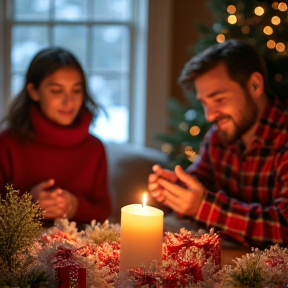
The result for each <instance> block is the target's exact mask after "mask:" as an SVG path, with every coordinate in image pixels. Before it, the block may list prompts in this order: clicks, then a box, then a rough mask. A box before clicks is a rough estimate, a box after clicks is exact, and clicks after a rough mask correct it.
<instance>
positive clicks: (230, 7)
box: [227, 5, 236, 14]
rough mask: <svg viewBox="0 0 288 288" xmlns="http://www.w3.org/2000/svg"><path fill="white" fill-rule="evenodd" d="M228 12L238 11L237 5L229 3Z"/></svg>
mask: <svg viewBox="0 0 288 288" xmlns="http://www.w3.org/2000/svg"><path fill="white" fill-rule="evenodd" d="M227 12H228V13H230V14H235V12H236V7H235V6H234V5H229V6H228V7H227Z"/></svg>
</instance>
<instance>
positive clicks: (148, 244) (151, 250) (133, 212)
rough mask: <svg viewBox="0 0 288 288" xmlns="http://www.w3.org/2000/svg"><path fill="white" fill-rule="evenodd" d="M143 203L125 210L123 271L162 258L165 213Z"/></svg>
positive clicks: (121, 257)
mask: <svg viewBox="0 0 288 288" xmlns="http://www.w3.org/2000/svg"><path fill="white" fill-rule="evenodd" d="M142 203H143V204H132V205H127V206H124V207H122V209H121V235H120V272H126V271H127V269H129V268H137V267H140V266H142V265H145V266H146V267H147V268H148V267H149V266H150V265H151V263H152V261H153V260H156V261H158V262H160V261H161V259H162V240H163V239H162V238H163V214H164V213H163V211H161V210H159V209H157V208H154V207H150V206H146V203H147V194H143V196H142Z"/></svg>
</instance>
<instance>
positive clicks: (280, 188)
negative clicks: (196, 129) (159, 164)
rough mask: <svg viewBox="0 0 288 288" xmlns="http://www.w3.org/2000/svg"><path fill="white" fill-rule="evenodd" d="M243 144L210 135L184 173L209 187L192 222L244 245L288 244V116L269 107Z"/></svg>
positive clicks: (273, 105)
mask: <svg viewBox="0 0 288 288" xmlns="http://www.w3.org/2000/svg"><path fill="white" fill-rule="evenodd" d="M241 143H242V142H241V141H238V143H236V144H233V145H228V144H223V143H222V142H221V141H220V139H219V137H218V133H217V127H216V126H213V127H212V128H211V129H210V130H209V131H208V133H207V135H206V137H205V139H204V140H203V143H202V147H201V151H200V157H199V158H198V160H197V161H196V162H194V163H193V164H192V165H191V166H190V167H189V168H188V169H187V170H188V172H189V173H191V174H192V175H194V176H195V177H196V178H197V179H198V180H199V181H200V182H201V183H202V184H203V185H204V186H205V187H206V188H207V191H206V194H205V198H204V200H203V202H202V205H201V207H200V209H199V211H198V214H197V216H196V220H197V221H199V222H203V223H205V224H206V225H207V226H208V227H209V226H213V227H216V228H219V229H220V230H221V231H222V232H223V234H224V235H227V236H230V237H232V238H234V239H235V240H237V241H239V242H241V243H243V244H244V245H252V246H256V247H265V246H267V245H269V244H273V243H274V244H275V243H282V244H288V112H287V111H286V110H285V109H284V107H283V106H282V105H281V104H280V103H279V102H278V101H276V100H275V101H274V102H273V103H269V105H267V108H266V110H265V112H264V115H263V118H262V119H261V121H260V124H259V125H258V128H257V131H256V133H255V135H254V138H253V142H252V144H251V147H250V148H249V149H248V150H247V151H245V152H243V151H244V149H243V144H241Z"/></svg>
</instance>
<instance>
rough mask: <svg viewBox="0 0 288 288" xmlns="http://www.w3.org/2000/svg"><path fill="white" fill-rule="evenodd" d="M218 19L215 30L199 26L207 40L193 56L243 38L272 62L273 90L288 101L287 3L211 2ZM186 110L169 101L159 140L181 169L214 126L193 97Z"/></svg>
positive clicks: (195, 48) (193, 49) (264, 0)
mask: <svg viewBox="0 0 288 288" xmlns="http://www.w3.org/2000/svg"><path fill="white" fill-rule="evenodd" d="M208 8H209V9H211V11H212V13H213V14H214V18H215V23H214V24H213V25H212V27H208V26H205V25H202V24H198V29H199V31H200V32H201V34H202V37H201V38H200V39H199V40H198V41H197V43H196V44H195V45H194V46H193V47H191V48H190V51H191V57H192V56H193V55H195V54H196V53H198V52H200V51H202V50H204V49H205V48H207V47H209V46H211V45H213V44H216V43H222V42H224V41H225V40H227V39H240V40H243V41H246V42H248V43H250V44H252V45H254V46H255V47H256V48H257V49H258V51H259V53H260V54H261V55H262V57H263V58H264V60H265V62H266V66H267V70H268V78H269V84H270V88H271V90H272V91H273V92H274V93H275V94H276V95H278V97H279V99H280V100H282V101H287V100H288V95H287V91H288V69H287V67H288V33H287V31H288V14H287V0H285V1H279V2H278V1H271V0H262V1H260V0H258V1H257V0H210V1H209V2H208ZM186 96H187V103H186V105H183V104H182V103H180V102H178V101H177V100H176V99H171V100H170V101H169V111H170V118H169V123H168V124H169V127H170V132H171V133H169V134H167V135H159V136H158V139H159V140H160V141H162V142H163V143H164V144H163V146H162V147H163V148H162V149H163V151H164V152H166V153H167V154H168V155H169V156H170V159H171V162H170V165H171V167H170V168H173V167H174V166H175V165H176V164H179V165H181V166H182V167H183V168H186V167H187V166H188V165H189V164H191V162H193V161H194V159H195V157H197V153H199V146H200V143H201V141H202V139H203V136H204V135H205V133H206V131H207V129H208V127H209V125H208V123H206V120H205V116H204V113H203V109H202V107H201V105H200V104H199V103H197V100H196V97H195V95H194V93H193V92H190V93H188V94H187V95H186Z"/></svg>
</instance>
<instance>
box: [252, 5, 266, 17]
mask: <svg viewBox="0 0 288 288" xmlns="http://www.w3.org/2000/svg"><path fill="white" fill-rule="evenodd" d="M264 12H265V10H264V9H263V7H261V6H257V7H256V8H255V9H254V13H255V14H256V15H257V16H262V15H263V14H264Z"/></svg>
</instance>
